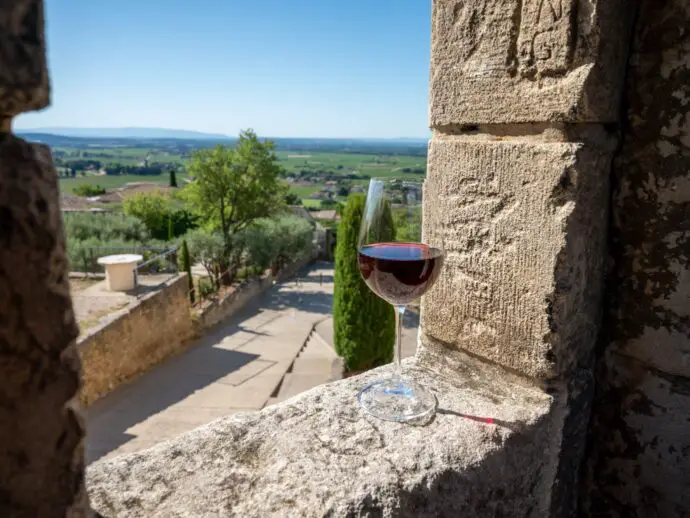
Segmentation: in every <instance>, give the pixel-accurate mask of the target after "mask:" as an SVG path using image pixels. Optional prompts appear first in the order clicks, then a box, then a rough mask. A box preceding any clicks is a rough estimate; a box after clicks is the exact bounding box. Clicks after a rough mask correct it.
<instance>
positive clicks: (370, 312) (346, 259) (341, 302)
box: [333, 194, 395, 371]
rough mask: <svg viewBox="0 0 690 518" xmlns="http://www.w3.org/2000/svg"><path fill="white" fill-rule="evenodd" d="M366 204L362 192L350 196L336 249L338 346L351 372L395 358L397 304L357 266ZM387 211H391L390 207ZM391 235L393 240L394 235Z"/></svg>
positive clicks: (334, 303) (337, 349)
mask: <svg viewBox="0 0 690 518" xmlns="http://www.w3.org/2000/svg"><path fill="white" fill-rule="evenodd" d="M364 204H365V197H364V195H362V194H352V195H350V197H349V198H348V201H347V204H346V205H345V209H344V210H343V214H342V220H341V222H340V226H339V228H338V243H337V245H336V252H335V292H334V298H333V327H334V338H335V349H336V351H337V352H338V354H339V355H340V356H342V357H343V358H344V359H345V367H346V369H347V370H348V371H362V370H367V369H371V368H373V367H377V366H379V365H383V364H386V363H389V362H390V361H391V360H392V359H393V345H394V340H395V313H394V312H393V311H394V310H393V307H392V306H391V305H390V304H388V303H387V302H385V301H384V300H383V299H381V298H379V297H378V296H376V295H375V294H374V293H373V292H372V291H371V290H370V289H369V288H368V287H367V285H366V284H365V283H364V281H363V280H362V276H361V275H360V273H359V269H358V267H357V249H358V238H359V228H360V225H361V222H362V214H363V212H364ZM387 210H388V211H389V212H390V208H388V209H387ZM391 219H392V218H391ZM382 237H386V236H382ZM387 237H388V239H392V238H393V235H390V236H387Z"/></svg>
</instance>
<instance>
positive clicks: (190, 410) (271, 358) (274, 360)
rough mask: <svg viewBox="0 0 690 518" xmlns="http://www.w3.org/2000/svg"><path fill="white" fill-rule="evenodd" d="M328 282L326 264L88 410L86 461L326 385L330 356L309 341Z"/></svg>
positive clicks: (327, 300) (324, 310)
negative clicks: (283, 383)
mask: <svg viewBox="0 0 690 518" xmlns="http://www.w3.org/2000/svg"><path fill="white" fill-rule="evenodd" d="M332 279H333V270H332V266H331V265H325V264H321V265H319V264H317V265H314V266H312V267H310V268H309V269H307V270H305V271H303V272H301V274H300V275H299V276H298V277H297V278H296V279H295V280H290V281H287V282H285V283H282V284H278V285H276V286H274V287H273V288H271V289H270V290H269V291H268V292H267V293H266V294H264V295H263V296H262V297H261V298H260V299H259V300H258V301H256V302H255V303H253V304H251V305H250V306H249V307H247V308H245V309H243V310H242V311H241V312H240V313H238V314H237V315H235V316H234V317H233V318H231V319H229V320H228V321H225V322H223V323H221V324H219V326H217V327H216V328H215V329H213V330H212V331H211V332H210V333H208V334H207V335H206V336H204V337H203V338H202V339H201V340H199V342H198V343H197V344H196V345H195V346H193V347H192V348H191V349H189V350H188V351H186V352H185V353H183V354H180V355H179V356H176V357H173V358H171V359H170V360H168V361H166V362H165V363H163V364H162V365H159V366H158V367H156V368H154V369H153V370H152V371H150V372H148V373H146V374H144V375H143V376H141V377H139V378H137V379H136V380H134V381H133V382H132V383H130V384H126V385H124V386H122V387H120V388H118V389H116V390H115V391H114V392H112V393H111V394H109V395H108V396H106V397H105V398H103V399H101V400H99V401H97V402H96V403H95V404H94V405H93V406H91V407H90V408H89V409H88V411H87V426H88V435H87V445H86V457H87V462H93V461H94V460H97V459H99V458H102V457H104V456H113V455H118V454H121V453H124V452H130V451H136V450H139V449H143V448H146V447H149V446H151V445H153V444H156V443H158V442H160V441H162V440H165V439H169V438H172V437H175V436H177V435H179V434H181V433H184V432H186V431H188V430H191V429H193V428H196V427H197V426H200V425H202V424H205V423H208V422H210V421H212V420H214V419H216V418H219V417H222V416H225V415H228V414H232V413H235V412H239V411H251V410H258V409H261V408H263V407H264V406H265V405H266V404H267V403H269V400H270V403H273V402H275V401H277V400H280V399H283V398H285V397H289V396H290V395H292V394H294V393H297V392H299V391H301V390H305V389H307V388H310V386H314V385H317V384H319V383H323V382H324V381H327V376H326V377H324V374H323V373H324V372H327V371H326V370H325V367H324V366H326V365H327V364H328V361H329V359H330V360H332V359H334V358H335V354H334V353H333V352H332V350H331V349H330V348H329V347H328V346H327V345H326V344H324V343H321V344H320V345H319V343H318V341H317V342H314V340H309V339H310V337H311V332H312V329H313V328H314V326H315V325H316V324H317V323H319V322H321V321H323V320H324V319H327V318H329V317H330V313H331V303H332V298H333V280H332ZM152 325H165V323H164V322H161V323H158V324H154V323H152ZM307 344H308V345H309V347H305V345H307ZM300 352H303V353H304V354H302V355H300ZM298 355H299V356H300V360H301V361H300V362H296V361H295V360H296V358H297V357H298ZM286 374H289V375H290V376H286ZM284 379H285V385H284V386H283V390H282V393H281V391H280V388H281V382H283V380H284ZM310 383H311V385H310V386H306V385H309V384H310ZM290 387H292V388H290Z"/></svg>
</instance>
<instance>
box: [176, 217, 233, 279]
mask: <svg viewBox="0 0 690 518" xmlns="http://www.w3.org/2000/svg"><path fill="white" fill-rule="evenodd" d="M185 240H186V241H187V243H188V245H189V246H188V248H189V255H190V259H191V262H199V263H201V264H203V265H204V268H206V271H207V272H208V275H209V277H210V278H211V279H212V280H213V282H214V283H215V284H216V285H217V284H218V281H219V277H220V274H221V265H222V264H223V263H224V262H225V261H224V259H225V258H224V253H225V245H224V242H223V236H222V235H221V234H220V232H208V231H206V230H202V229H198V230H193V231H192V232H189V233H187V234H186V236H185Z"/></svg>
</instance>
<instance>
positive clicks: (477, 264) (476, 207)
mask: <svg viewBox="0 0 690 518" xmlns="http://www.w3.org/2000/svg"><path fill="white" fill-rule="evenodd" d="M610 157H611V152H610V150H609V149H605V148H604V149H602V148H599V147H598V148H595V147H593V146H592V145H587V146H584V145H582V144H577V143H529V142H508V141H476V140H470V139H466V138H465V139H446V140H438V139H436V140H434V141H432V142H431V144H430V148H429V168H428V169H429V171H428V174H427V180H426V184H425V192H424V195H425V200H424V234H425V240H427V241H429V242H430V243H432V244H434V245H437V246H441V247H443V249H444V250H445V253H446V258H445V263H444V268H443V270H442V272H441V276H440V278H439V280H438V281H437V283H436V285H435V286H434V287H433V288H432V289H431V291H430V292H429V293H428V294H427V295H426V296H425V297H424V298H423V301H422V319H421V325H422V333H423V334H425V335H427V336H430V337H432V338H435V339H437V340H441V341H443V342H445V343H446V344H448V346H450V347H457V348H462V349H465V350H467V351H469V352H471V353H472V354H476V355H479V356H482V357H484V358H488V359H490V360H492V361H494V362H497V363H499V364H501V365H504V366H506V367H510V368H511V369H515V370H517V371H519V372H521V373H523V374H526V375H528V376H533V377H537V378H550V377H554V376H557V375H559V374H561V373H564V372H566V371H568V370H569V369H571V368H573V367H574V366H575V365H577V364H579V363H581V362H583V361H584V360H586V358H587V357H588V356H589V354H590V352H591V350H592V348H593V346H594V344H595V341H596V336H597V331H598V323H599V315H600V302H601V284H602V266H603V265H602V262H603V258H604V253H605V248H604V238H605V227H606V213H607V185H608V169H609V163H610Z"/></svg>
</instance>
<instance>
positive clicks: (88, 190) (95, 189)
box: [72, 184, 105, 196]
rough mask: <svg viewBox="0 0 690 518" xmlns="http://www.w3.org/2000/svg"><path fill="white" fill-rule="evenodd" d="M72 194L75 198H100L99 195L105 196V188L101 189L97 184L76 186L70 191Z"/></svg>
mask: <svg viewBox="0 0 690 518" xmlns="http://www.w3.org/2000/svg"><path fill="white" fill-rule="evenodd" d="M72 192H73V193H74V194H76V195H77V196H100V195H101V194H105V187H101V186H100V185H98V184H96V185H88V184H86V185H77V186H76V187H75V188H74V189H72Z"/></svg>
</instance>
